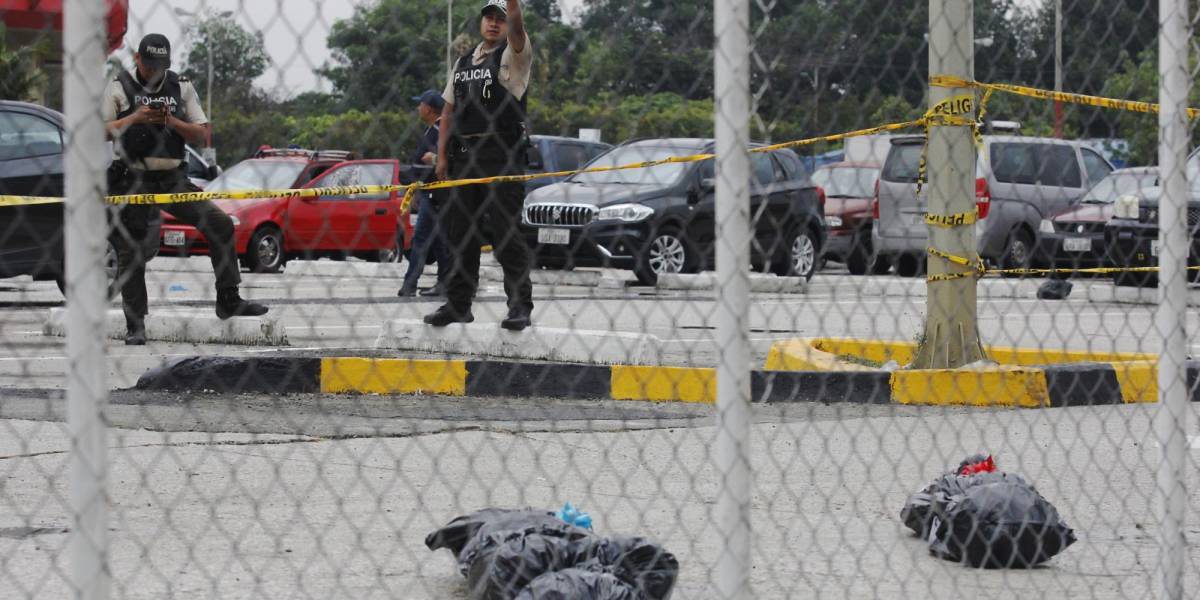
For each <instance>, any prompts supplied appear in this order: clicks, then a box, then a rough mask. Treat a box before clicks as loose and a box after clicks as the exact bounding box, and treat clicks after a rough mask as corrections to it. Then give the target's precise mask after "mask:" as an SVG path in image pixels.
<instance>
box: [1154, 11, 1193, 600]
mask: <svg viewBox="0 0 1200 600" xmlns="http://www.w3.org/2000/svg"><path fill="white" fill-rule="evenodd" d="M1187 6H1188V0H1159V3H1158V7H1159V8H1158V14H1159V24H1160V26H1161V27H1160V30H1159V31H1160V33H1159V38H1158V80H1159V89H1158V96H1159V100H1158V101H1159V104H1160V106H1161V108H1160V112H1159V115H1158V136H1159V137H1158V139H1159V142H1158V164H1159V168H1160V170H1161V178H1162V187H1163V194H1162V199H1161V200H1160V204H1161V206H1160V207H1159V209H1160V210H1159V236H1160V240H1159V248H1160V250H1159V255H1158V256H1159V258H1158V261H1159V262H1158V264H1159V274H1158V276H1159V284H1158V285H1159V287H1158V290H1159V303H1158V311H1157V313H1156V314H1155V319H1154V323H1155V326H1156V327H1157V329H1158V332H1159V334H1160V335H1162V338H1163V351H1162V354H1161V356H1160V357H1159V362H1158V406H1157V409H1156V412H1155V417H1154V433H1155V437H1156V439H1157V440H1158V443H1159V445H1160V446H1161V448H1162V454H1161V456H1160V460H1159V463H1158V477H1157V480H1158V486H1157V488H1158V489H1157V492H1158V493H1157V494H1155V500H1156V502H1155V504H1156V509H1157V512H1158V522H1159V524H1160V529H1159V548H1160V551H1159V561H1158V564H1159V569H1158V573H1157V574H1156V575H1157V583H1158V594H1157V597H1158V598H1162V599H1164V600H1181V599H1182V598H1183V597H1184V593H1183V573H1184V568H1185V565H1186V561H1187V557H1188V554H1187V553H1188V546H1187V540H1186V539H1184V533H1183V531H1184V519H1185V517H1186V515H1187V510H1188V497H1187V488H1186V486H1185V478H1186V475H1187V472H1188V470H1189V466H1188V465H1189V464H1190V461H1189V458H1190V457H1189V456H1188V440H1187V431H1188V428H1187V424H1188V413H1189V411H1190V410H1191V407H1190V406H1189V398H1188V389H1187V365H1186V361H1187V355H1188V341H1187V333H1186V331H1185V327H1186V326H1187V279H1186V277H1187V257H1188V250H1189V248H1188V246H1189V240H1188V237H1189V236H1188V225H1187V223H1188V218H1187V202H1188V182H1187V152H1188V142H1189V137H1190V132H1189V128H1188V117H1187V102H1188V91H1189V89H1190V88H1191V84H1192V75H1191V71H1190V69H1189V67H1188V45H1189V40H1190V32H1189V31H1188V24H1189V20H1188V9H1187Z"/></svg>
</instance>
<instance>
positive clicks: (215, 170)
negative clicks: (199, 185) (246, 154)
mask: <svg viewBox="0 0 1200 600" xmlns="http://www.w3.org/2000/svg"><path fill="white" fill-rule="evenodd" d="M205 174H206V175H208V180H209V181H212V180H214V179H216V178H217V177H218V176H219V175H220V174H221V167H218V166H217V165H208V172H207V173H205Z"/></svg>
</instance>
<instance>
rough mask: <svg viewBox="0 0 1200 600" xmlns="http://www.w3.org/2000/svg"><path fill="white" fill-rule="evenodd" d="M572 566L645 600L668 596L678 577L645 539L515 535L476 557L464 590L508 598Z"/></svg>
mask: <svg viewBox="0 0 1200 600" xmlns="http://www.w3.org/2000/svg"><path fill="white" fill-rule="evenodd" d="M572 568H574V569H584V570H589V571H595V572H604V573H610V574H612V575H613V576H615V577H617V578H618V579H620V580H621V581H623V582H625V583H626V584H627V585H629V586H630V587H632V588H633V589H634V590H636V591H637V592H638V598H642V599H644V600H665V599H666V598H668V597H670V595H671V590H672V589H673V588H674V587H675V581H676V579H677V578H678V577H679V561H678V560H676V558H675V556H674V555H673V554H671V553H670V552H667V551H666V550H665V549H663V547H662V546H659V545H658V544H655V543H653V542H651V541H649V540H647V539H645V538H641V537H614V538H605V537H600V536H587V537H582V538H577V539H573V540H572V539H568V538H566V537H551V536H545V535H541V534H536V533H535V534H530V535H525V534H523V533H520V532H517V533H512V534H510V535H509V536H508V537H507V538H506V539H505V540H504V542H503V543H502V544H499V545H498V546H496V547H495V549H494V550H491V551H487V552H484V553H481V554H480V556H479V557H478V558H477V559H476V560H475V562H474V563H473V564H472V565H471V567H470V571H469V572H468V573H467V587H468V589H469V590H470V596H471V598H478V599H481V600H509V599H511V598H514V597H516V596H517V594H518V593H519V592H520V591H522V590H523V589H525V587H526V586H528V585H529V584H530V582H531V581H533V580H534V579H536V578H537V577H538V576H540V575H542V574H544V573H551V572H554V571H561V570H566V569H572Z"/></svg>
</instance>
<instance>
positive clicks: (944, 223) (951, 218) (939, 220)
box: [925, 209, 979, 228]
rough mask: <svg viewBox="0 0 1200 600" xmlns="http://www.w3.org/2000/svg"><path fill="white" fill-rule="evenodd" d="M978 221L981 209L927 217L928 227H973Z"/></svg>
mask: <svg viewBox="0 0 1200 600" xmlns="http://www.w3.org/2000/svg"><path fill="white" fill-rule="evenodd" d="M977 220H979V209H975V210H972V211H970V212H965V213H957V214H953V215H928V214H927V215H925V224H926V225H935V226H937V227H947V228H949V227H958V226H959V225H972V224H974V223H975V221H977Z"/></svg>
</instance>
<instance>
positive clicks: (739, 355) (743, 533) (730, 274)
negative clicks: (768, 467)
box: [713, 0, 751, 600]
mask: <svg viewBox="0 0 1200 600" xmlns="http://www.w3.org/2000/svg"><path fill="white" fill-rule="evenodd" d="M714 2H715V5H714V10H713V14H714V23H715V29H716V38H717V44H716V49H715V52H714V53H713V54H714V62H715V65H714V68H715V84H716V85H715V87H716V90H715V98H716V117H715V118H716V123H715V125H716V135H717V141H716V144H717V147H716V153H717V159H716V161H717V164H716V175H717V207H716V209H717V232H716V233H717V240H716V244H717V282H718V287H717V289H718V290H720V291H719V293H718V294H719V295H718V300H717V319H716V320H717V340H718V344H719V346H720V348H721V349H722V350H721V359H720V361H719V363H718V364H717V440H716V454H715V456H716V462H717V474H718V475H719V476H720V478H721V479H720V481H721V486H720V489H719V490H718V492H717V511H716V513H717V514H716V516H717V519H716V522H717V531H718V532H719V533H720V535H721V546H720V548H721V550H720V555H719V556H718V557H717V570H716V583H717V591H718V595H717V598H721V599H722V600H748V599H749V598H751V593H750V459H749V454H748V453H749V450H750V449H749V437H750V360H751V357H750V338H749V322H748V320H747V319H748V315H749V312H750V310H749V307H750V273H749V269H748V265H749V264H750V156H749V154H748V153H747V148H748V146H749V143H750V3H749V0H714Z"/></svg>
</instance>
